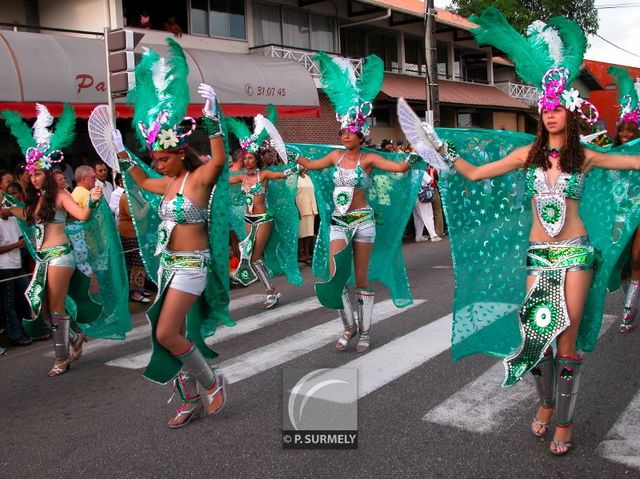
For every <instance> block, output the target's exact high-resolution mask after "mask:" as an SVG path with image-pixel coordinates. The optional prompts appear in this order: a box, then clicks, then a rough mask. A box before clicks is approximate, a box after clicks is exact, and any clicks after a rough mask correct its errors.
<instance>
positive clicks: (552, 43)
mask: <svg viewBox="0 0 640 479" xmlns="http://www.w3.org/2000/svg"><path fill="white" fill-rule="evenodd" d="M540 35H541V36H542V38H543V39H544V40H545V41H546V42H547V45H548V46H549V56H550V57H551V58H552V59H553V66H555V67H557V66H560V65H562V60H563V58H564V55H563V54H562V50H563V49H564V44H563V43H562V40H561V39H560V35H559V34H558V31H557V30H556V29H555V28H552V27H548V28H546V29H545V30H543V31H542V32H541V33H540Z"/></svg>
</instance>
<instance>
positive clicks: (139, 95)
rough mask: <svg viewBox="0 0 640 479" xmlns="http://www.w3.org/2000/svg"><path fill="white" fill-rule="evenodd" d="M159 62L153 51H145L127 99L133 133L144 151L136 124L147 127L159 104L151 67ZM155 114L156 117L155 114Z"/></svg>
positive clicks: (143, 139)
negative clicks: (131, 117)
mask: <svg viewBox="0 0 640 479" xmlns="http://www.w3.org/2000/svg"><path fill="white" fill-rule="evenodd" d="M159 60H160V56H159V55H158V54H157V53H156V52H154V51H153V50H147V51H145V52H144V53H143V55H142V59H141V60H140V63H138V65H137V66H136V68H135V70H134V72H135V79H136V84H135V86H134V87H133V88H132V89H131V91H130V92H129V95H128V97H127V100H128V101H130V102H132V103H133V119H132V120H131V123H132V125H133V131H134V132H135V134H136V138H137V139H138V143H139V145H140V146H141V147H142V148H143V149H146V147H147V143H146V140H145V138H144V137H143V136H142V133H140V129H139V128H138V123H140V122H142V123H143V124H144V125H145V126H148V124H149V117H150V116H151V114H152V113H153V112H155V111H156V107H157V106H158V103H159V102H160V98H159V97H158V92H157V90H156V87H155V84H154V83H153V66H154V65H155V64H156V62H158V61H159ZM155 114H156V115H157V112H156V113H155Z"/></svg>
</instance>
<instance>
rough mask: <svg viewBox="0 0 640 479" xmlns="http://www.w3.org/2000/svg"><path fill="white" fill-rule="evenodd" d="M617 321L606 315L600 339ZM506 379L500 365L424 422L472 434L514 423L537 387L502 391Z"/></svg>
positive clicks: (527, 382) (518, 386) (527, 381)
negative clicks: (513, 413) (514, 415)
mask: <svg viewBox="0 0 640 479" xmlns="http://www.w3.org/2000/svg"><path fill="white" fill-rule="evenodd" d="M616 320H617V317H616V316H614V315H610V314H607V315H605V316H604V319H603V322H602V327H601V328H600V336H602V334H604V333H605V332H606V331H607V330H608V329H609V327H611V325H612V324H614V323H615V322H616ZM503 379H504V366H503V365H502V361H499V362H498V363H496V364H494V365H493V366H492V367H490V368H489V369H488V370H487V371H486V372H485V373H484V374H482V375H481V376H479V377H478V378H477V379H475V380H474V381H472V382H470V383H469V384H467V385H466V386H464V387H463V388H461V389H459V390H458V391H457V392H456V393H455V394H453V395H452V396H450V397H449V398H448V399H446V400H445V401H443V402H442V403H440V404H439V405H438V406H436V407H435V408H433V409H432V410H431V411H429V412H428V413H427V414H425V416H424V417H423V418H422V419H423V420H424V421H429V422H433V423H435V424H442V425H447V426H454V427H457V428H459V429H465V430H467V431H472V432H483V433H487V432H490V431H493V430H496V429H498V428H499V427H500V426H503V425H505V424H507V423H510V422H511V421H510V419H511V415H510V414H508V411H510V410H521V409H522V408H523V407H524V406H525V405H526V404H530V403H531V402H532V401H533V400H534V398H535V387H534V385H533V380H532V379H531V378H530V375H527V376H525V377H524V378H523V380H522V381H520V382H519V383H518V384H516V385H514V386H513V387H510V388H501V387H500V384H501V383H502V380H503ZM522 383H524V384H522Z"/></svg>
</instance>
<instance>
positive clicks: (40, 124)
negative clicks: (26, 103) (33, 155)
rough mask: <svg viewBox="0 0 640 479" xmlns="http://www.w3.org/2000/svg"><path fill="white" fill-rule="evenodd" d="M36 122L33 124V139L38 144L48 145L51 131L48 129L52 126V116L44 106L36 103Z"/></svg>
mask: <svg viewBox="0 0 640 479" xmlns="http://www.w3.org/2000/svg"><path fill="white" fill-rule="evenodd" d="M36 111H37V112H38V113H37V116H36V121H35V123H34V124H33V138H34V139H35V140H36V142H37V143H38V144H40V143H50V140H51V130H50V129H49V127H50V126H51V125H53V115H51V113H49V110H48V109H47V107H46V106H44V105H42V104H41V103H36Z"/></svg>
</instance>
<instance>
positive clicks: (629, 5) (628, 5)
mask: <svg viewBox="0 0 640 479" xmlns="http://www.w3.org/2000/svg"><path fill="white" fill-rule="evenodd" d="M633 7H640V3H637V2H636V3H618V4H605V5H596V6H595V8H596V9H597V10H607V9H612V8H633Z"/></svg>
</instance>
